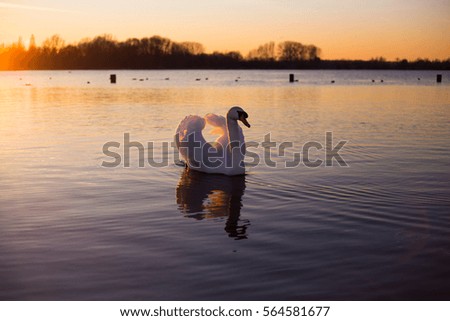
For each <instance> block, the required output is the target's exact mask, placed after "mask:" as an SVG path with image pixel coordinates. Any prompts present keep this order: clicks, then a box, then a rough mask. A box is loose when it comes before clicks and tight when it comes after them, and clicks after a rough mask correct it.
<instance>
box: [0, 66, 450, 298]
mask: <svg viewBox="0 0 450 321" xmlns="http://www.w3.org/2000/svg"><path fill="white" fill-rule="evenodd" d="M289 73H294V74H295V78H296V79H297V80H298V82H294V83H289V82H288V79H289ZM438 73H439V74H442V75H443V81H442V83H441V84H437V83H436V74H438ZM110 74H116V75H117V83H116V84H110V82H109V76H110ZM0 97H1V100H0V148H1V150H0V163H1V167H0V188H1V194H0V258H1V260H0V298H1V299H3V300H450V292H449V290H448V289H449V287H450V273H449V266H450V215H449V213H450V149H449V143H450V72H449V71H440V72H437V71H301V70H296V71H257V70H256V71H246V70H227V71H220V70H219V71H215V70H208V71H205V70H189V71H180V70H161V71H148V70H137V71H129V70H128V71H76V70H74V71H17V72H0ZM234 105H239V106H241V107H243V109H244V110H245V111H246V112H247V113H248V114H249V118H248V121H249V122H250V124H251V125H252V127H251V128H246V127H245V128H244V129H243V130H244V134H245V138H246V141H248V142H253V144H251V145H252V146H250V145H249V146H248V151H249V152H251V154H250V155H253V157H251V158H250V159H246V161H248V162H247V174H246V175H245V176H235V177H227V176H221V175H207V174H201V173H196V172H193V171H188V170H185V169H184V168H183V167H182V166H178V162H177V157H176V153H174V150H173V147H172V146H171V142H172V141H173V135H174V134H175V129H176V128H177V126H178V123H179V122H180V121H181V120H182V119H183V118H184V117H185V116H186V115H189V114H198V115H202V116H203V115H205V114H207V113H217V114H222V115H224V114H226V112H227V111H228V109H229V108H230V107H231V106H234ZM327 133H329V134H327ZM269 134H270V140H271V141H272V142H273V143H274V144H275V146H274V147H272V148H270V149H268V148H263V147H262V145H261V143H263V142H264V140H265V139H266V138H267V137H269V136H268V135H269ZM207 137H209V138H213V137H214V136H212V135H210V134H208V135H207ZM265 137H266V138H265ZM126 139H129V140H130V141H131V142H133V144H134V146H135V147H132V148H127V147H125V146H129V144H128V145H126V144H125V140H126ZM108 142H115V143H117V144H120V145H119V146H120V147H118V148H116V149H111V150H113V151H115V152H116V153H117V154H119V155H120V156H121V162H120V164H119V165H118V166H114V167H108V166H102V164H103V165H104V164H105V163H111V161H112V160H113V159H112V158H111V157H109V156H108V155H106V154H105V153H104V145H105V144H106V143H108ZM311 142H313V145H312V146H313V148H310V149H308V151H309V152H310V153H309V154H308V155H307V157H309V160H310V161H312V162H314V164H315V165H314V166H311V163H308V162H305V158H304V156H305V154H304V153H303V151H304V148H305V146H310V145H311ZM340 142H341V145H342V146H341V148H340V149H339V151H338V153H339V155H340V157H341V158H342V160H343V161H344V162H345V163H342V162H341V163H340V162H338V161H337V159H336V158H334V159H331V163H330V162H327V161H326V160H327V152H329V151H330V150H329V148H328V147H329V146H331V147H336V146H338V144H339V143H340ZM139 144H141V145H142V148H140V147H136V146H139ZM327 144H328V146H327ZM281 145H283V148H280V146H281ZM126 149H128V151H129V157H128V160H129V162H128V164H126V160H127V159H126V157H125V156H126V155H125V154H126V153H127V151H126ZM149 154H151V156H152V157H149ZM295 155H300V156H301V159H300V161H299V162H297V164H295V163H293V162H295ZM258 160H259V161H258ZM149 161H150V163H151V164H153V165H151V164H150V163H149ZM315 161H318V162H317V163H316V162H315ZM155 164H156V165H155ZM141 165H143V166H141Z"/></svg>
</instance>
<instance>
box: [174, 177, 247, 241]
mask: <svg viewBox="0 0 450 321" xmlns="http://www.w3.org/2000/svg"><path fill="white" fill-rule="evenodd" d="M244 191H245V176H244V175H239V176H232V177H230V176H225V175H212V174H205V173H201V172H196V171H193V170H189V169H185V170H184V171H183V172H182V174H181V177H180V180H179V182H178V186H177V189H176V201H177V204H178V208H179V210H180V212H181V213H182V214H183V215H184V216H185V217H190V218H194V219H197V220H203V219H217V218H226V223H225V228H224V229H225V231H226V233H227V234H228V236H229V237H232V238H235V239H245V238H247V228H248V226H249V225H250V222H249V221H248V220H245V219H244V220H243V219H240V216H241V208H242V207H243V204H242V196H243V195H244Z"/></svg>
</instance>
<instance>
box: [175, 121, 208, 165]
mask: <svg viewBox="0 0 450 321" xmlns="http://www.w3.org/2000/svg"><path fill="white" fill-rule="evenodd" d="M203 128H205V119H203V118H202V117H199V116H193V115H190V116H186V117H185V118H184V119H183V120H182V121H181V122H180V124H179V125H178V128H177V130H176V132H175V144H176V146H177V148H178V151H179V152H180V154H181V156H182V158H183V159H184V160H185V161H186V162H187V163H188V164H193V163H196V162H198V160H200V159H201V150H202V149H201V148H198V147H201V146H204V144H206V140H205V138H204V137H203V134H202V130H203ZM199 143H200V144H199ZM194 158H195V159H194Z"/></svg>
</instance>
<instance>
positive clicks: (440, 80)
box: [436, 74, 442, 83]
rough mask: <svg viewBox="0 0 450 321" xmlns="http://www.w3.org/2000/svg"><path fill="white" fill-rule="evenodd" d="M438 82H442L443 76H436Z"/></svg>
mask: <svg viewBox="0 0 450 321" xmlns="http://www.w3.org/2000/svg"><path fill="white" fill-rule="evenodd" d="M436 82H438V83H441V82H442V75H441V74H438V75H436Z"/></svg>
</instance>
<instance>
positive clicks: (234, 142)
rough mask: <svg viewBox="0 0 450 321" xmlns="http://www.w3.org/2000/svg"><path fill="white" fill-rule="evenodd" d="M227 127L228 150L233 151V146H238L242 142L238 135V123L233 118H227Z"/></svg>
mask: <svg viewBox="0 0 450 321" xmlns="http://www.w3.org/2000/svg"><path fill="white" fill-rule="evenodd" d="M227 128H228V138H229V145H228V148H230V152H232V151H233V148H238V147H239V146H240V145H241V144H242V142H241V138H240V136H239V125H238V123H237V121H236V120H234V119H227Z"/></svg>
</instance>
